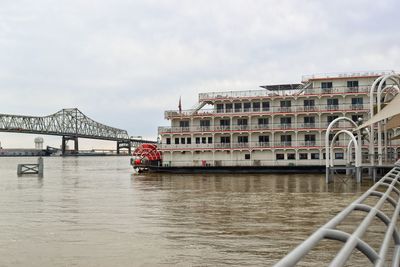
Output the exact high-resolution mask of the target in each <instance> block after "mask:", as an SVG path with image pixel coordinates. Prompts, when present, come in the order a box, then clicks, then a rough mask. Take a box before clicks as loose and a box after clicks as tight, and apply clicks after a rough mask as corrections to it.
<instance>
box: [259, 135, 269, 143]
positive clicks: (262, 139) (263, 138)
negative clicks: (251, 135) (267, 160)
mask: <svg viewBox="0 0 400 267" xmlns="http://www.w3.org/2000/svg"><path fill="white" fill-rule="evenodd" d="M258 142H259V143H260V144H265V143H269V136H268V135H260V136H259V137H258Z"/></svg>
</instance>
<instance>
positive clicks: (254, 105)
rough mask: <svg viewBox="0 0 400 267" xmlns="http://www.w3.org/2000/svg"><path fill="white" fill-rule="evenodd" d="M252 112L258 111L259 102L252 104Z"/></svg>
mask: <svg viewBox="0 0 400 267" xmlns="http://www.w3.org/2000/svg"><path fill="white" fill-rule="evenodd" d="M253 111H255V112H257V111H260V102H253Z"/></svg>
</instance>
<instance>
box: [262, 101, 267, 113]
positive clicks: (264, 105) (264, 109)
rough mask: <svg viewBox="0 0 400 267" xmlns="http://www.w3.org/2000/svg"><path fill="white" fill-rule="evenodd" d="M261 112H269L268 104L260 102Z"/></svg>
mask: <svg viewBox="0 0 400 267" xmlns="http://www.w3.org/2000/svg"><path fill="white" fill-rule="evenodd" d="M262 111H269V102H262Z"/></svg>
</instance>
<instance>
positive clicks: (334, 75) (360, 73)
mask: <svg viewBox="0 0 400 267" xmlns="http://www.w3.org/2000/svg"><path fill="white" fill-rule="evenodd" d="M385 74H394V71H392V70H376V71H358V72H334V73H319V74H312V75H303V77H302V79H301V81H302V82H308V81H309V80H313V79H334V78H355V77H378V76H381V75H385Z"/></svg>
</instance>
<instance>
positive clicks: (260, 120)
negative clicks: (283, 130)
mask: <svg viewBox="0 0 400 267" xmlns="http://www.w3.org/2000/svg"><path fill="white" fill-rule="evenodd" d="M267 124H269V119H268V118H258V125H267Z"/></svg>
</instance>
